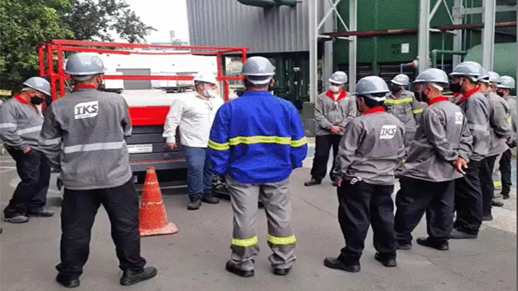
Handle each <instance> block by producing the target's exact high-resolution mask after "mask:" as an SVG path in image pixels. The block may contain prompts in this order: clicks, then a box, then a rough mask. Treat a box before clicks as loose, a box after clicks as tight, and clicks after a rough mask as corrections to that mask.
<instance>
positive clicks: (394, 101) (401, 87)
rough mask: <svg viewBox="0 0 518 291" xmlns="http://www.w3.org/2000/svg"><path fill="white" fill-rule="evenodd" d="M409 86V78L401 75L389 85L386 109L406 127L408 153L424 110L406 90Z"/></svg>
mask: <svg viewBox="0 0 518 291" xmlns="http://www.w3.org/2000/svg"><path fill="white" fill-rule="evenodd" d="M408 84H409V79H408V76H407V75H405V74H399V75H397V76H395V77H394V78H393V79H392V80H391V81H390V84H389V89H390V93H389V94H387V100H385V109H386V110H387V112H388V113H390V114H392V115H394V116H395V117H397V119H399V120H400V121H401V122H403V124H404V125H405V148H406V150H407V152H408V149H409V147H410V142H411V141H412V140H413V139H414V135H415V131H416V128H417V124H418V122H419V117H420V116H421V112H423V108H422V105H421V103H420V102H419V101H418V100H416V98H415V96H414V93H412V92H410V91H407V90H406V89H405V88H406V87H407V86H408Z"/></svg>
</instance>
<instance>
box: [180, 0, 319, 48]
mask: <svg viewBox="0 0 518 291" xmlns="http://www.w3.org/2000/svg"><path fill="white" fill-rule="evenodd" d="M308 9H309V1H302V2H301V3H298V4H297V5H296V6H295V7H287V6H281V7H278V8H272V9H270V10H265V9H262V8H258V7H252V6H246V5H243V4H241V3H239V2H237V0H187V12H188V16H189V32H190V38H191V44H192V45H203V46H210V45H218V46H219V45H221V46H246V47H249V48H250V51H249V53H275V52H300V51H309V45H308V42H309V35H308V33H309V25H308Z"/></svg>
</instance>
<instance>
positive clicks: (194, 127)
mask: <svg viewBox="0 0 518 291" xmlns="http://www.w3.org/2000/svg"><path fill="white" fill-rule="evenodd" d="M221 105H223V100H222V99H221V98H220V97H214V98H209V99H205V98H202V97H200V96H198V95H197V93H196V92H195V93H193V94H192V95H189V96H181V97H177V98H176V99H174V100H173V103H172V104H171V108H170V109H169V113H168V114H167V117H166V120H165V124H164V134H163V137H165V138H167V143H174V142H176V138H175V135H176V128H177V127H178V126H180V138H181V141H182V144H183V145H185V146H188V147H201V148H206V147H207V145H208V143H209V136H210V129H211V127H212V123H213V122H214V117H215V116H216V112H218V109H219V108H220V107H221Z"/></svg>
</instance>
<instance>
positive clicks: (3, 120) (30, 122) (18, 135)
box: [0, 95, 43, 151]
mask: <svg viewBox="0 0 518 291" xmlns="http://www.w3.org/2000/svg"><path fill="white" fill-rule="evenodd" d="M42 124H43V116H42V115H41V114H40V113H39V110H38V108H37V107H36V106H34V105H33V104H31V103H30V102H27V101H25V100H24V99H22V98H21V97H20V96H19V95H15V96H14V97H13V98H11V99H9V100H8V101H6V102H5V103H3V104H2V106H1V107H0V139H2V140H3V141H4V143H5V145H6V146H7V147H9V148H12V149H14V150H20V151H23V150H25V149H27V148H29V147H31V148H32V149H35V150H39V147H38V137H39V136H40V131H41V126H42Z"/></svg>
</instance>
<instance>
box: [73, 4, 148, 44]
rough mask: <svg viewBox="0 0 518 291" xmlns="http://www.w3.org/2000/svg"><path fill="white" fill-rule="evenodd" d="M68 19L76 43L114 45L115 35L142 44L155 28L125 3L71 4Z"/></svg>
mask: <svg viewBox="0 0 518 291" xmlns="http://www.w3.org/2000/svg"><path fill="white" fill-rule="evenodd" d="M70 3H71V9H70V11H69V12H68V13H67V14H66V15H65V22H66V24H67V26H68V27H69V28H70V29H71V30H72V31H73V32H74V36H75V38H76V39H80V40H101V41H113V40H114V38H113V34H115V35H118V36H119V37H120V38H122V39H124V40H126V41H128V42H140V41H142V40H144V37H145V36H146V35H148V34H149V33H150V32H151V31H152V30H154V28H153V27H151V26H147V25H146V24H144V23H143V22H142V21H141V20H140V18H139V17H138V16H137V14H136V13H135V12H134V11H132V10H131V9H129V5H128V4H127V3H126V2H125V1H123V0H71V1H70Z"/></svg>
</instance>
